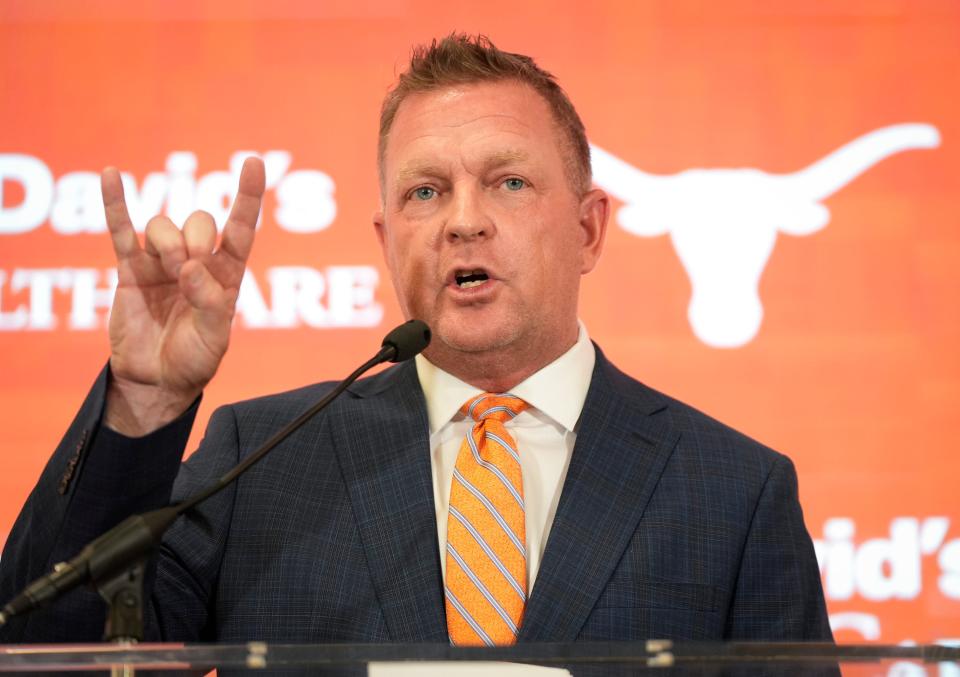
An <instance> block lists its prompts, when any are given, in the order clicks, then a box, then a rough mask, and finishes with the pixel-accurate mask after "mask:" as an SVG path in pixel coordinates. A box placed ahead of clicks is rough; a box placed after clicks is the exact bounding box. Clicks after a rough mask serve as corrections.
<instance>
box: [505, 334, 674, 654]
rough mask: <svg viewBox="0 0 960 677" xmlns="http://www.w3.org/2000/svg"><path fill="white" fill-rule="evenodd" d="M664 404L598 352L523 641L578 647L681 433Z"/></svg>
mask: <svg viewBox="0 0 960 677" xmlns="http://www.w3.org/2000/svg"><path fill="white" fill-rule="evenodd" d="M665 406H666V405H665V401H664V400H662V399H660V398H659V397H656V396H655V395H653V394H652V392H651V391H649V390H648V389H646V388H645V387H644V386H642V385H640V384H638V383H636V382H635V381H632V380H631V379H628V378H627V377H626V376H624V375H623V374H620V373H619V372H618V371H616V369H614V368H613V366H612V365H610V363H609V362H607V360H606V359H605V358H604V357H603V355H602V353H600V351H599V349H598V350H597V365H596V367H595V368H594V373H593V379H592V381H591V384H590V390H589V393H588V395H587V399H586V402H585V403H584V408H583V413H582V414H581V417H580V429H579V432H578V434H577V442H576V444H575V446H574V450H573V456H572V458H571V461H570V467H569V469H568V471H567V477H566V480H565V481H564V485H563V492H562V493H561V496H560V502H559V505H558V506H557V514H556V517H555V518H554V522H553V526H552V527H551V530H550V536H549V539H548V541H547V546H546V550H545V551H544V554H543V560H542V562H541V565H540V570H539V572H538V574H537V578H536V581H535V583H534V587H533V591H532V594H531V596H530V599H529V601H528V604H527V609H526V612H525V615H524V620H523V626H522V627H521V629H520V635H519V637H518V640H519V641H528V642H534V641H541V642H543V641H552V642H567V641H573V640H575V639H576V637H577V635H578V633H579V631H580V628H582V627H583V624H584V623H585V622H586V619H587V617H588V616H589V614H590V611H591V610H592V609H593V607H594V605H595V604H596V601H597V599H598V598H599V596H600V594H601V593H602V592H603V589H604V587H605V586H606V583H607V581H608V580H609V579H610V576H611V575H612V574H613V571H614V569H615V568H616V565H617V563H618V562H619V560H620V558H621V556H622V555H623V552H624V550H625V549H626V547H627V545H628V543H629V541H630V539H631V538H632V536H633V534H634V532H635V531H636V528H637V523H638V522H639V521H640V517H641V515H642V514H643V511H644V509H645V507H646V505H647V502H648V501H649V499H650V496H651V495H652V494H653V491H654V488H655V487H656V485H657V481H658V480H659V477H660V474H661V472H662V471H663V468H664V466H665V465H666V462H667V459H668V458H669V457H670V454H671V452H672V451H673V448H674V446H675V445H676V442H677V439H678V438H679V433H677V432H676V431H675V430H672V429H671V428H670V427H669V426H667V425H666V423H665V422H664V421H663V419H665V418H666V417H665V416H656V415H655V414H656V412H657V411H659V410H662V409H663V408H664V407H665Z"/></svg>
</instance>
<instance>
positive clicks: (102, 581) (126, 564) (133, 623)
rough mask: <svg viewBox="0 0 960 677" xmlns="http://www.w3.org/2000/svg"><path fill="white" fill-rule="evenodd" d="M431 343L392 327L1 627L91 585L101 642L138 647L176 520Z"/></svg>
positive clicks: (10, 611)
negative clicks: (338, 377) (204, 483)
mask: <svg viewBox="0 0 960 677" xmlns="http://www.w3.org/2000/svg"><path fill="white" fill-rule="evenodd" d="M429 343H430V329H429V327H427V325H426V324H425V323H423V322H421V321H420V320H410V321H409V322H406V323H404V324H401V325H400V326H398V327H396V328H395V329H394V330H393V331H391V332H390V333H389V334H387V336H386V337H385V338H384V339H383V344H382V347H381V348H380V351H379V352H378V353H377V354H376V355H374V356H373V357H372V358H370V359H369V360H367V361H366V362H365V363H363V364H362V365H360V367H358V368H357V369H356V370H355V371H354V372H353V373H352V374H350V375H349V376H348V377H347V378H345V379H344V380H343V381H341V382H340V383H339V384H337V387H336V388H334V389H333V390H331V391H330V392H329V393H328V394H327V395H326V396H324V397H323V398H322V399H321V400H320V401H319V402H317V403H316V404H314V405H313V406H312V407H310V408H309V409H307V410H306V411H305V412H303V413H302V414H300V415H299V416H298V417H297V418H295V419H294V420H293V421H291V422H290V423H289V424H287V425H286V426H284V427H283V428H282V429H281V430H279V431H277V432H276V433H275V434H274V435H273V436H272V437H271V438H270V439H269V440H267V441H266V442H264V443H263V445H261V446H260V448H259V449H257V450H256V451H255V452H253V453H252V454H250V455H249V456H247V457H246V458H245V459H243V461H241V462H240V463H239V464H237V466H236V467H234V468H233V469H232V470H230V472H228V473H227V474H225V475H224V476H223V477H221V478H220V479H219V480H217V481H216V482H215V483H214V484H212V485H211V486H209V487H207V488H206V489H203V490H201V491H199V492H197V493H196V494H194V495H193V496H190V497H188V498H186V499H184V500H182V501H180V502H179V503H175V504H173V505H168V506H166V507H164V508H160V509H158V510H152V511H150V512H146V513H143V514H139V515H132V516H131V517H128V518H127V519H125V520H124V521H123V522H121V523H120V524H118V525H117V526H115V527H114V528H112V529H110V530H109V531H107V532H106V533H105V534H103V535H102V536H100V537H98V538H97V539H95V540H93V541H91V542H90V543H89V544H87V545H86V546H85V547H84V548H83V550H81V551H80V554H79V555H77V556H76V557H74V558H73V559H71V560H70V561H68V562H61V563H59V564H57V565H55V566H54V568H53V571H52V572H51V573H49V574H47V575H46V576H43V577H42V578H39V579H37V580H36V581H34V582H33V583H31V584H30V585H28V586H27V587H26V589H25V590H24V591H23V592H21V593H20V594H19V595H18V596H17V597H15V598H14V599H13V600H12V601H11V602H9V603H8V604H7V605H6V606H4V607H3V610H2V612H0V625H2V624H4V623H6V621H7V619H9V618H12V617H13V616H18V615H20V614H23V613H26V612H28V611H31V610H32V609H35V608H37V607H39V606H43V605H46V604H49V603H51V602H53V601H54V600H55V599H57V598H58V597H60V595H62V594H63V593H65V592H67V591H68V590H71V589H73V588H75V587H77V586H79V585H80V584H81V583H86V582H88V581H89V582H90V583H91V584H92V585H93V587H94V588H96V590H97V591H98V592H99V593H100V596H101V597H103V599H104V600H105V601H106V603H107V605H108V612H107V620H106V626H105V628H104V639H105V640H106V641H113V642H120V643H136V642H140V641H142V640H143V638H144V626H143V609H144V599H143V598H144V590H143V582H144V573H145V571H146V567H147V562H148V560H149V558H150V556H151V555H152V554H153V552H154V550H155V549H156V548H157V546H159V545H160V541H161V539H162V538H163V534H164V532H165V531H166V530H167V528H168V527H170V525H171V524H173V522H174V520H176V519H177V517H179V516H180V515H182V514H183V513H185V512H186V511H187V510H190V509H191V508H193V507H194V506H196V505H197V504H198V503H201V502H203V501H205V500H207V499H208V498H210V497H211V496H213V495H214V494H216V493H217V492H219V491H221V490H222V489H224V488H225V487H226V486H227V485H228V484H230V483H231V482H233V481H234V480H235V479H237V478H238V477H239V476H240V475H242V474H243V473H244V472H246V471H247V470H248V469H249V468H250V467H251V466H252V465H253V464H254V463H256V462H257V461H259V460H260V459H262V458H263V457H264V456H266V455H267V454H268V453H269V452H270V451H271V450H272V449H273V448H274V447H276V446H277V445H278V444H280V442H282V441H283V440H285V439H286V438H287V437H289V436H290V434H291V433H293V432H294V431H295V430H297V429H298V428H300V426H302V425H303V424H304V423H306V422H307V421H308V420H309V419H310V418H311V417H312V416H313V415H314V414H316V413H317V412H319V411H320V410H321V409H323V408H324V407H326V406H327V405H328V404H330V402H332V401H333V400H334V399H335V398H336V397H337V396H338V395H340V393H342V392H343V391H344V390H346V389H347V388H348V387H349V386H350V384H352V383H353V382H354V381H356V380H357V379H358V378H359V377H360V376H361V375H362V374H363V373H364V372H366V371H367V370H369V369H371V368H372V367H374V366H376V365H378V364H382V363H383V362H403V361H405V360H409V359H410V358H412V357H413V356H414V355H416V354H417V353H419V352H421V351H422V350H423V349H424V348H426V347H427V345H428V344H429Z"/></svg>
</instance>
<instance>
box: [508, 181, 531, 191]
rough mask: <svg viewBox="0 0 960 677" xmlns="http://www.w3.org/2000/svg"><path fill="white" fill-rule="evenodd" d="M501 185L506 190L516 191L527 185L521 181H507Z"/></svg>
mask: <svg viewBox="0 0 960 677" xmlns="http://www.w3.org/2000/svg"><path fill="white" fill-rule="evenodd" d="M503 185H504V186H506V187H507V190H513V191H517V190H520V189H521V188H523V187H524V186H525V185H527V184H526V183H525V182H524V180H523V179H507V180H506V181H504V182H503Z"/></svg>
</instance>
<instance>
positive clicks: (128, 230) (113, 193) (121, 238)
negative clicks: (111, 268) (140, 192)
mask: <svg viewBox="0 0 960 677" xmlns="http://www.w3.org/2000/svg"><path fill="white" fill-rule="evenodd" d="M100 190H101V192H102V194H103V211H104V213H105V214H106V217H107V228H108V229H109V230H110V239H111V241H112V242H113V250H114V251H115V252H116V254H117V258H118V259H123V258H126V257H128V256H130V255H132V254H135V253H136V252H137V251H139V250H140V242H139V240H138V239H137V233H136V232H135V231H134V229H133V223H131V221H130V213H129V212H128V211H127V202H126V200H125V199H124V197H123V181H122V179H121V178H120V172H119V171H118V170H117V168H116V167H107V168H106V169H104V170H103V173H102V174H101V175H100Z"/></svg>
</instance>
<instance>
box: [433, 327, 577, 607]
mask: <svg viewBox="0 0 960 677" xmlns="http://www.w3.org/2000/svg"><path fill="white" fill-rule="evenodd" d="M595 360H596V354H595V352H594V348H593V344H592V343H591V342H590V337H589V336H588V335H587V330H586V328H585V327H584V326H583V324H582V323H581V324H580V332H579V336H578V338H577V342H576V343H575V344H574V345H573V347H572V348H570V350H568V351H567V352H565V353H564V354H563V355H561V356H560V357H558V358H557V359H556V360H554V361H553V362H551V363H550V364H548V365H547V366H545V367H544V368H543V369H541V370H540V371H538V372H536V373H535V374H533V375H532V376H530V377H529V378H528V379H527V380H525V381H524V382H523V383H521V384H519V385H518V386H516V387H515V388H512V389H511V390H510V392H511V394H513V395H516V396H517V397H519V398H521V399H523V400H524V401H526V402H527V403H528V404H529V405H530V408H529V409H527V410H525V411H523V412H521V413H520V414H519V415H518V416H517V417H516V418H514V419H512V420H509V421H507V422H506V424H505V425H506V427H507V430H508V431H509V432H510V434H511V435H513V437H514V439H515V440H516V442H517V451H518V453H519V455H520V469H521V473H522V475H523V502H524V506H525V509H526V512H525V516H526V531H527V591H528V594H529V592H530V591H532V590H533V583H534V581H535V580H536V577H537V570H538V569H539V567H540V559H541V558H542V557H543V549H544V546H545V545H546V543H547V536H549V534H550V527H551V525H552V524H553V518H554V515H556V512H557V503H558V502H559V500H560V492H561V491H562V489H563V481H564V478H566V476H567V467H568V466H569V465H570V457H571V456H572V454H573V444H574V442H576V440H577V425H578V421H579V420H580V412H581V411H582V410H583V403H584V400H586V398H587V390H588V388H589V387H590V378H591V376H592V374H593V365H594V362H595ZM416 362H417V376H418V377H419V378H420V386H421V387H422V388H423V393H424V395H425V396H426V400H427V415H428V417H429V419H430V465H431V468H432V471H433V502H434V506H435V507H436V510H437V536H438V538H439V543H440V567H441V571H442V573H443V577H444V581H446V576H447V557H446V547H447V510H448V508H449V506H450V483H451V482H452V481H453V467H454V465H455V464H456V461H457V454H458V452H459V451H460V444H461V442H463V440H464V438H465V437H466V436H467V433H468V432H469V431H470V429H471V428H472V427H473V424H474V422H473V420H472V419H471V418H470V417H468V416H463V415H462V414H460V411H459V410H460V407H461V406H462V405H463V403H464V402H466V401H467V400H469V399H473V398H474V397H476V396H477V395H479V394H480V393H482V392H483V391H482V390H479V389H477V388H475V387H474V386H472V385H470V384H468V383H464V382H463V381H461V380H460V379H458V378H457V377H455V376H453V375H451V374H448V373H447V372H445V371H443V370H442V369H440V368H439V367H436V366H434V365H433V364H431V363H430V361H429V360H427V359H426V358H425V357H423V355H417V358H416Z"/></svg>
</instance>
